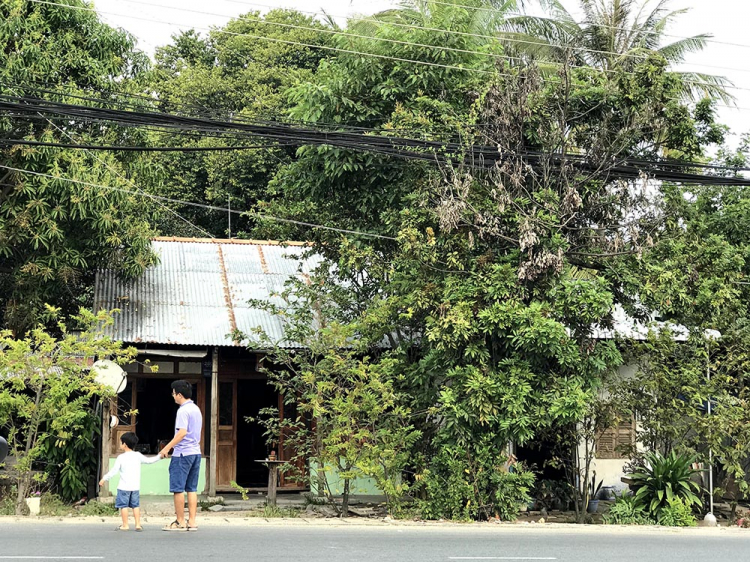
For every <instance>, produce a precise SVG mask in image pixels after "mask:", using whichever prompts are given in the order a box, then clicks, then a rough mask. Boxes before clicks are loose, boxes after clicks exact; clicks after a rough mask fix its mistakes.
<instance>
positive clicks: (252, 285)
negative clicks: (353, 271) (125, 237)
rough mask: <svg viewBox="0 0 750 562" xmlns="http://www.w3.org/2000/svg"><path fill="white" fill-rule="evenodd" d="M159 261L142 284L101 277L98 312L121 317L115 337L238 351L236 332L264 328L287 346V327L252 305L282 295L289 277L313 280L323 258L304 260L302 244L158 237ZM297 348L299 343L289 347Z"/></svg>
mask: <svg viewBox="0 0 750 562" xmlns="http://www.w3.org/2000/svg"><path fill="white" fill-rule="evenodd" d="M152 246H153V249H154V251H155V252H156V254H157V255H158V256H159V258H160V261H159V264H158V265H155V266H153V267H150V268H148V269H147V270H146V271H145V273H144V274H143V275H142V276H141V277H139V278H138V279H136V280H133V281H125V280H123V279H120V278H118V277H117V276H116V275H115V273H114V272H112V271H110V270H103V271H100V272H99V273H98V274H97V276H96V285H95V289H94V305H95V307H96V309H97V310H101V309H103V308H104V309H108V310H110V309H114V308H118V309H120V310H121V312H120V314H117V315H115V318H114V324H113V326H111V327H109V328H108V335H110V336H112V337H113V338H115V339H118V340H122V341H125V342H128V343H160V344H178V345H206V346H236V345H240V344H238V343H237V342H234V341H232V332H233V329H234V327H235V326H236V328H237V329H238V330H239V331H241V332H243V333H251V332H253V331H254V330H255V329H256V328H257V327H261V328H262V329H263V330H264V331H265V332H266V333H267V334H268V335H269V336H270V337H271V338H272V339H273V340H274V341H283V340H284V325H283V322H282V321H281V320H280V319H279V318H278V317H277V316H274V315H273V314H270V313H268V312H266V311H263V310H259V309H255V308H251V307H250V305H249V304H248V301H250V300H251V299H262V300H266V301H268V300H271V301H274V300H275V301H278V302H277V304H281V301H280V299H278V297H271V294H272V293H274V292H280V291H281V290H283V288H284V284H285V283H286V281H287V280H288V279H289V278H290V277H295V276H301V275H306V274H308V273H310V272H312V270H313V269H314V268H315V267H317V266H318V265H319V264H320V262H321V258H320V256H316V255H313V256H311V257H305V256H304V254H305V252H307V251H308V248H306V247H304V246H303V245H302V244H299V243H293V244H289V245H282V244H279V243H277V242H270V241H245V240H212V239H199V238H156V239H154V241H153V242H152ZM284 344H285V345H287V346H289V347H297V345H296V344H294V343H293V342H284Z"/></svg>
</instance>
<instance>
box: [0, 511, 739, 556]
mask: <svg viewBox="0 0 750 562" xmlns="http://www.w3.org/2000/svg"><path fill="white" fill-rule="evenodd" d="M115 525H116V522H115V520H114V519H112V522H111V523H109V522H107V523H98V524H92V523H69V522H65V523H60V524H54V523H49V522H45V523H36V522H32V521H24V522H13V521H8V520H0V562H2V561H3V560H20V561H24V560H27V561H28V560H42V561H44V560H70V561H76V560H80V561H89V560H92V561H97V560H102V561H112V562H120V561H131V560H132V561H140V560H144V561H145V560H148V561H150V562H157V561H159V560H180V561H185V562H188V561H199V560H221V561H226V562H232V561H245V560H247V561H254V562H256V561H257V562H265V561H268V562H271V561H294V562H297V561H300V562H302V561H304V562H360V561H362V562H365V561H366V562H380V561H383V562H386V561H387V562H394V561H398V562H451V561H471V560H477V561H492V560H559V561H570V562H573V561H575V562H589V561H590V562H594V561H597V562H598V561H602V560H606V561H628V562H633V561H638V562H641V561H643V562H651V561H654V562H669V561H672V560H675V561H680V562H683V561H688V562H689V561H695V562H699V561H709V562H723V561H730V560H731V561H744V560H750V530H748V531H745V530H739V529H732V530H720V529H690V530H685V531H670V530H648V529H646V530H643V531H638V530H632V529H617V528H611V527H610V528H607V527H602V526H597V527H596V528H591V529H589V530H581V529H575V530H569V529H564V528H559V527H558V528H549V527H547V528H542V529H539V528H532V529H529V528H528V527H513V526H501V525H498V526H489V525H487V526H483V527H481V528H480V527H476V526H475V527H471V526H447V525H446V526H434V527H433V526H430V527H401V526H385V525H384V526H373V527H365V526H347V525H324V526H318V525H314V524H310V525H308V526H304V524H301V523H294V524H284V523H283V522H281V523H278V524H276V523H272V524H268V525H262V526H260V525H250V526H241V525H225V526H223V525H218V524H212V525H204V526H203V527H201V528H200V529H199V531H198V532H195V533H167V532H163V531H161V530H160V528H159V527H157V526H156V525H155V524H154V525H149V524H148V523H147V524H145V525H144V527H145V529H146V530H145V531H144V532H143V533H135V532H133V531H131V532H128V533H125V532H116V531H114V527H115Z"/></svg>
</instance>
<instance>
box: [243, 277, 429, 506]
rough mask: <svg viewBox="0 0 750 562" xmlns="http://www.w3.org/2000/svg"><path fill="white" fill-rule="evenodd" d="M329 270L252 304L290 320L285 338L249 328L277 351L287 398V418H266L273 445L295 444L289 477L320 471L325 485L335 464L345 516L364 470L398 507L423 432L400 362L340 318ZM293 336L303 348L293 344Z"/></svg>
mask: <svg viewBox="0 0 750 562" xmlns="http://www.w3.org/2000/svg"><path fill="white" fill-rule="evenodd" d="M326 277H327V270H325V269H324V268H322V269H321V270H319V271H318V272H317V273H316V274H315V275H314V276H312V277H311V279H310V283H309V284H307V283H303V282H301V281H299V280H292V281H290V283H289V284H288V285H287V287H286V288H285V290H284V291H283V292H282V293H281V294H280V295H277V297H278V300H279V301H280V302H283V305H282V306H279V305H275V304H272V303H270V302H254V303H253V304H254V306H257V307H261V308H267V309H269V310H271V311H273V312H274V313H276V314H278V316H279V318H280V319H281V320H282V321H283V322H284V325H285V340H284V341H274V340H272V339H271V338H269V337H268V335H267V334H265V333H263V332H262V331H259V332H258V333H257V334H255V335H250V337H251V340H252V341H253V344H252V346H253V348H256V349H257V347H258V346H259V345H260V346H261V347H262V348H264V349H269V350H271V351H270V352H269V354H268V356H267V359H268V364H267V368H265V369H264V370H265V372H266V373H267V374H268V377H269V381H270V382H271V383H272V384H274V385H275V386H276V388H277V389H278V391H279V393H280V394H281V396H282V397H283V400H284V404H285V414H284V416H283V421H279V414H278V412H275V411H266V412H264V414H266V417H265V418H262V419H261V420H260V421H261V423H263V425H264V426H265V427H266V429H267V435H268V438H269V441H270V443H271V444H272V445H275V444H278V443H279V442H280V441H281V440H282V439H283V441H284V448H285V449H290V450H292V451H294V455H295V456H294V457H293V458H291V459H287V460H288V463H287V465H285V466H284V467H283V468H282V469H283V470H286V471H287V472H288V473H289V476H290V477H291V478H295V477H297V478H306V479H308V480H309V479H310V478H312V477H314V478H316V479H318V481H319V483H318V485H319V486H320V487H322V488H324V489H325V488H326V484H325V472H326V471H327V470H329V469H330V468H331V467H333V468H334V470H335V471H336V473H337V475H338V477H339V478H340V479H341V480H342V481H343V483H344V489H343V493H342V509H341V513H342V516H346V515H347V513H348V501H349V496H350V493H351V492H352V490H351V482H352V481H353V480H354V479H356V478H358V477H369V478H373V479H374V480H375V482H376V484H377V485H378V487H379V488H380V489H381V490H382V491H383V492H384V493H385V494H386V498H387V501H388V506H389V508H390V509H394V508H395V506H396V504H398V502H400V501H401V498H402V496H403V495H404V494H405V493H406V491H407V489H408V485H407V484H406V483H405V482H404V481H403V480H402V474H401V473H402V470H403V469H404V468H405V467H406V465H407V463H408V462H409V460H410V459H409V457H410V450H411V447H412V446H413V444H414V443H415V441H416V440H417V439H418V438H419V436H420V433H419V432H418V431H417V430H415V429H414V427H413V425H412V424H411V421H410V414H411V412H410V410H409V408H408V407H407V406H406V405H405V403H406V400H405V399H404V397H403V396H401V395H400V394H399V393H398V391H397V390H396V388H395V386H394V383H393V380H392V378H391V377H392V376H393V373H394V368H395V366H396V365H397V362H396V361H394V360H392V359H390V358H388V356H387V354H382V355H381V351H380V350H378V349H377V345H376V344H374V342H373V341H372V340H370V339H369V338H368V337H367V334H366V333H365V332H364V331H363V330H362V328H363V327H362V326H361V325H360V324H358V323H357V322H342V313H341V310H340V308H339V303H340V302H341V301H340V300H339V299H340V298H341V297H342V293H339V292H337V291H336V290H335V289H334V290H333V291H331V292H326V291H325V290H321V288H324V287H327V284H326ZM290 341H291V342H296V344H297V345H299V346H300V347H301V349H294V350H290V349H289V347H288V342H290ZM305 463H309V466H310V467H322V469H319V470H316V471H312V470H311V473H307V472H305V469H302V470H300V468H301V467H304V466H306V465H305ZM327 492H328V493H329V494H330V490H327Z"/></svg>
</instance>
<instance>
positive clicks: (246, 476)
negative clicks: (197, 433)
mask: <svg viewBox="0 0 750 562" xmlns="http://www.w3.org/2000/svg"><path fill="white" fill-rule="evenodd" d="M276 406H278V394H277V393H276V390H275V389H274V388H273V386H271V385H270V384H268V382H267V381H266V380H265V379H242V380H238V381H237V483H238V484H239V485H240V486H243V487H246V488H265V487H266V486H267V485H268V469H267V468H266V467H265V466H264V465H262V464H260V463H257V462H255V461H256V460H258V459H265V458H266V457H267V456H268V453H269V452H270V450H271V448H270V447H269V446H268V445H267V444H266V438H265V437H264V436H263V433H264V431H265V430H264V428H263V426H261V425H260V424H258V423H257V422H248V421H246V419H245V418H247V417H248V416H249V417H253V418H257V417H258V414H259V412H260V410H262V409H263V408H269V407H276Z"/></svg>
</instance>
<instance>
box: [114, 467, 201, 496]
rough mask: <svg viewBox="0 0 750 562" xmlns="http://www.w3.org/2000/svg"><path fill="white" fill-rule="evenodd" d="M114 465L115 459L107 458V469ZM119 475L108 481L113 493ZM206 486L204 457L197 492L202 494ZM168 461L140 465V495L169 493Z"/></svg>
mask: <svg viewBox="0 0 750 562" xmlns="http://www.w3.org/2000/svg"><path fill="white" fill-rule="evenodd" d="M114 465H115V459H114V458H112V459H109V469H110V470H112V467H113V466H114ZM119 481H120V476H119V475H118V476H115V477H114V478H112V480H110V481H109V491H110V492H111V493H112V494H114V493H115V491H116V490H117V483H118V482H119ZM205 487H206V459H205V458H201V472H200V476H198V493H199V494H202V493H203V490H204V489H205ZM169 494H170V492H169V461H168V460H161V461H159V462H157V463H154V464H142V465H141V495H142V496H167V495H169Z"/></svg>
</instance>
